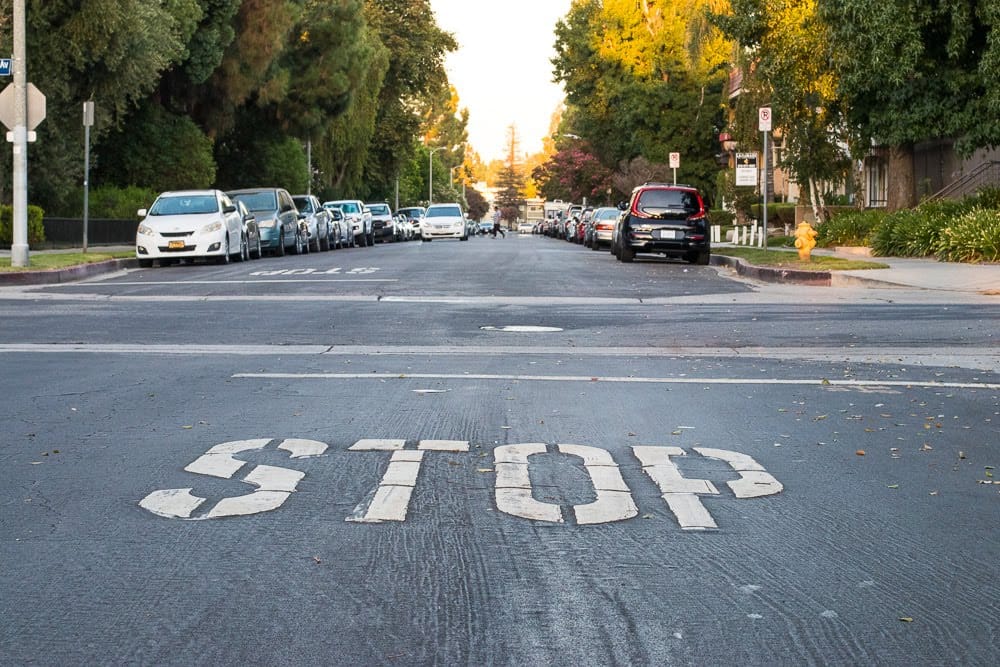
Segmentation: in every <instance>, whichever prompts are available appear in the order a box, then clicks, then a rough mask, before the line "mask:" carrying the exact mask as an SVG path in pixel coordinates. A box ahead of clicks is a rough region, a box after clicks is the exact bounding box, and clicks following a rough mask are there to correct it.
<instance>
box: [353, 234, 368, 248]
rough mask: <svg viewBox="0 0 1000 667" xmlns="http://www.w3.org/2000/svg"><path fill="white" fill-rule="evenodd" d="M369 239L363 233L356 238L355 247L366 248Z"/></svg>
mask: <svg viewBox="0 0 1000 667" xmlns="http://www.w3.org/2000/svg"><path fill="white" fill-rule="evenodd" d="M367 241H368V239H367V238H366V237H365V233H364V232H361V233H360V234H356V235H355V236H354V246H355V247H357V248H364V247H365V245H366V243H367Z"/></svg>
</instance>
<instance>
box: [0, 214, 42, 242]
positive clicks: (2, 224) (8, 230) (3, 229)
mask: <svg viewBox="0 0 1000 667" xmlns="http://www.w3.org/2000/svg"><path fill="white" fill-rule="evenodd" d="M44 215H45V212H44V211H43V210H42V209H41V208H39V207H38V206H28V245H37V244H39V243H42V242H44V241H45V227H43V226H42V217H43V216H44ZM13 242H14V207H13V206H0V245H6V246H9V245H11V244H12V243H13Z"/></svg>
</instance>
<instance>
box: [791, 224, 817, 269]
mask: <svg viewBox="0 0 1000 667" xmlns="http://www.w3.org/2000/svg"><path fill="white" fill-rule="evenodd" d="M795 247H796V248H798V249H799V259H801V260H802V261H803V262H808V261H810V260H811V259H812V258H811V257H810V254H811V253H812V249H813V248H815V247H816V230H815V229H813V228H812V225H810V224H809V223H808V222H805V221H804V220H803V221H802V222H800V223H799V226H798V227H796V228H795Z"/></svg>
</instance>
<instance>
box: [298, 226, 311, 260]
mask: <svg viewBox="0 0 1000 667" xmlns="http://www.w3.org/2000/svg"><path fill="white" fill-rule="evenodd" d="M307 252H309V245H308V241H307V240H305V239H303V238H302V232H300V231H296V232H295V254H296V255H304V254H306V253H307Z"/></svg>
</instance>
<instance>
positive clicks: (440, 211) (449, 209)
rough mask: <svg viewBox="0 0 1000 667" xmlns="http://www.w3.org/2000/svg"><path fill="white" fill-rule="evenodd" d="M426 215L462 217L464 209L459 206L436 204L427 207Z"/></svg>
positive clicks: (431, 216)
mask: <svg viewBox="0 0 1000 667" xmlns="http://www.w3.org/2000/svg"><path fill="white" fill-rule="evenodd" d="M425 215H426V217H428V218H452V217H454V218H461V217H462V209H460V208H459V207H458V206H435V207H433V208H429V209H427V213H426V214H425Z"/></svg>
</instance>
